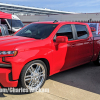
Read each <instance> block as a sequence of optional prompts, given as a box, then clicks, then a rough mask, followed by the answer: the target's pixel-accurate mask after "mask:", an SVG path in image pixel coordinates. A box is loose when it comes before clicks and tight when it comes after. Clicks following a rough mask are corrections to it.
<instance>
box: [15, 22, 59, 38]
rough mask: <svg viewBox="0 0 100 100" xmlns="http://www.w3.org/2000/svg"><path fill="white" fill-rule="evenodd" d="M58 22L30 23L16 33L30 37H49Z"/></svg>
mask: <svg viewBox="0 0 100 100" xmlns="http://www.w3.org/2000/svg"><path fill="white" fill-rule="evenodd" d="M57 25H58V24H35V23H34V24H33V23H32V24H29V25H28V26H26V27H24V28H23V29H21V30H20V31H19V32H17V33H16V34H15V36H23V37H30V38H35V39H45V38H47V37H48V36H49V35H50V34H51V33H52V32H53V30H54V29H55V28H56V27H57Z"/></svg>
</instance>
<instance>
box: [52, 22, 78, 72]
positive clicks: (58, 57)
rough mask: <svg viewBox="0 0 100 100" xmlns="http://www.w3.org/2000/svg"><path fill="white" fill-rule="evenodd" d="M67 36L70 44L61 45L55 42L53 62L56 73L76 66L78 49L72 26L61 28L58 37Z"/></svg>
mask: <svg viewBox="0 0 100 100" xmlns="http://www.w3.org/2000/svg"><path fill="white" fill-rule="evenodd" d="M57 36H67V37H68V43H59V44H57V43H56V42H55V41H54V42H53V45H52V49H53V51H54V52H53V62H54V64H55V65H54V66H55V68H54V69H55V70H56V71H62V70H66V69H69V68H71V67H73V66H75V65H76V58H77V47H76V43H75V40H74V38H75V37H74V34H73V27H72V25H70V24H68V25H63V26H61V27H60V29H59V30H58V32H57V33H56V36H55V38H56V37H57Z"/></svg>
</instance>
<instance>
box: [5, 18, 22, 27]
mask: <svg viewBox="0 0 100 100" xmlns="http://www.w3.org/2000/svg"><path fill="white" fill-rule="evenodd" d="M7 21H8V23H9V24H10V26H12V27H14V28H22V27H23V26H24V25H23V23H22V22H21V21H20V20H13V19H7ZM11 24H12V25H11Z"/></svg>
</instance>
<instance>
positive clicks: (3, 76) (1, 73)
mask: <svg viewBox="0 0 100 100" xmlns="http://www.w3.org/2000/svg"><path fill="white" fill-rule="evenodd" d="M10 73H11V68H0V83H1V84H2V86H3V87H17V84H18V80H16V81H10V80H9V74H10Z"/></svg>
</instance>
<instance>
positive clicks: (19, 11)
mask: <svg viewBox="0 0 100 100" xmlns="http://www.w3.org/2000/svg"><path fill="white" fill-rule="evenodd" d="M0 11H3V12H7V13H12V14H16V15H52V14H53V15H54V14H71V13H73V14H74V12H66V11H58V10H51V9H46V8H45V9H43V8H35V7H27V6H19V5H13V4H5V3H0Z"/></svg>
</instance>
